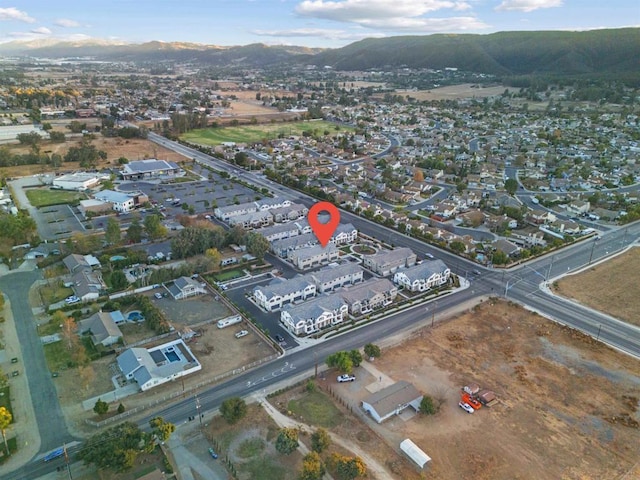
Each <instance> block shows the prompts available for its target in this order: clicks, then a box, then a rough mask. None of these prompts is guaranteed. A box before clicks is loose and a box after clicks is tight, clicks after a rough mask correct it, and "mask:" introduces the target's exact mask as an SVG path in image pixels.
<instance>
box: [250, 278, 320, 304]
mask: <svg viewBox="0 0 640 480" xmlns="http://www.w3.org/2000/svg"><path fill="white" fill-rule="evenodd" d="M316 291H317V290H316V285H315V283H314V281H313V279H312V278H310V277H308V276H306V275H298V276H297V277H294V278H291V279H289V280H286V279H281V278H277V279H275V280H273V281H272V282H270V283H269V284H268V285H263V286H258V287H255V288H254V289H253V298H254V299H255V301H256V303H257V304H258V305H260V306H261V307H262V308H264V309H265V310H267V311H268V312H272V311H274V310H277V309H280V308H282V307H283V306H284V305H286V304H289V303H295V302H301V301H304V300H306V299H308V298H311V297H313V296H315V294H316Z"/></svg>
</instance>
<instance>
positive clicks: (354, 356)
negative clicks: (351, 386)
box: [349, 350, 362, 367]
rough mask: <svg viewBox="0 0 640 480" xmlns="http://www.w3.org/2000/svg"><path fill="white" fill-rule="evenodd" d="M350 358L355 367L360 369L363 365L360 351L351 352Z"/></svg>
mask: <svg viewBox="0 0 640 480" xmlns="http://www.w3.org/2000/svg"><path fill="white" fill-rule="evenodd" d="M349 357H350V358H351V363H352V364H353V366H354V367H359V366H360V364H361V363H362V354H361V353H360V350H351V351H350V352H349Z"/></svg>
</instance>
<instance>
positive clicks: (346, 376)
mask: <svg viewBox="0 0 640 480" xmlns="http://www.w3.org/2000/svg"><path fill="white" fill-rule="evenodd" d="M355 381H356V376H355V375H349V374H347V373H345V374H344V375H340V376H339V377H338V383H344V382H355Z"/></svg>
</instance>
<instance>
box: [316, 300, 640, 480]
mask: <svg viewBox="0 0 640 480" xmlns="http://www.w3.org/2000/svg"><path fill="white" fill-rule="evenodd" d="M398 342H399V343H398V344H397V345H396V346H394V347H390V348H386V349H385V348H383V352H382V357H381V358H379V359H376V360H375V365H374V366H375V368H377V370H378V371H380V372H381V375H383V376H388V377H390V378H391V379H393V381H397V380H407V381H409V382H412V383H413V384H414V385H415V386H416V388H417V389H418V390H419V391H421V392H423V393H425V394H428V395H430V396H432V397H433V398H434V400H435V403H436V404H438V405H440V410H439V412H438V413H437V414H435V415H433V416H424V415H416V416H413V417H411V416H407V417H405V415H404V414H403V415H401V416H400V417H394V418H392V419H390V420H387V421H386V422H384V423H383V424H382V425H377V424H375V423H374V422H372V421H371V420H368V421H367V423H369V424H370V425H372V427H373V428H374V429H375V430H376V431H377V432H378V433H379V434H380V435H381V436H382V437H383V438H384V439H385V440H386V441H387V443H388V444H389V445H391V446H393V447H394V448H397V445H398V444H399V442H401V441H402V440H403V439H405V438H410V439H412V440H413V441H414V442H415V443H416V444H417V445H418V446H419V447H421V448H422V449H423V450H424V451H425V452H426V453H427V455H429V456H430V457H431V458H432V465H431V467H430V468H429V469H428V470H427V471H426V472H425V473H424V477H423V478H428V479H439V480H440V479H445V480H446V479H458V478H474V479H492V480H500V479H505V480H506V479H514V478H522V479H524V478H532V476H531V475H532V472H535V478H537V479H549V480H556V479H560V478H562V479H594V480H595V479H601V478H623V477H624V475H628V476H627V477H624V478H636V477H637V475H638V473H640V471H639V470H638V464H637V460H638V458H640V412H639V408H640V406H639V403H638V402H639V399H638V391H639V388H640V364H639V362H638V360H637V359H635V358H632V357H629V356H626V355H623V354H621V353H619V352H617V351H614V350H612V349H610V348H608V347H606V346H605V345H603V344H600V343H598V342H596V341H595V340H594V339H593V338H591V337H587V336H585V335H583V334H581V333H579V332H576V331H574V330H571V329H568V328H566V327H562V326H560V325H558V324H556V323H553V322H551V321H549V320H547V319H545V318H542V317H540V316H539V315H536V314H534V313H531V312H528V311H526V310H524V309H523V308H521V307H518V306H516V305H513V304H510V303H508V302H503V301H497V300H489V301H486V302H484V303H482V304H480V305H478V306H476V307H474V308H473V309H472V311H469V312H466V313H464V314H461V315H459V316H457V317H456V318H453V319H451V320H449V321H447V322H446V323H443V324H441V325H438V326H437V327H436V328H433V329H432V328H430V327H425V328H423V329H421V330H418V331H416V332H414V333H413V335H412V336H411V338H410V339H408V340H406V341H401V339H398ZM408 359H410V360H408ZM365 363H368V362H365ZM372 365H373V364H372ZM354 373H355V374H356V376H357V378H358V380H357V381H356V382H354V383H351V384H340V385H338V384H335V386H334V387H332V389H333V390H334V391H335V392H336V393H337V394H338V395H339V396H340V397H341V398H342V399H343V401H344V402H346V403H348V404H351V405H352V406H353V408H354V409H356V408H360V407H359V405H360V402H361V400H362V398H364V397H365V396H366V395H367V394H368V393H369V392H368V391H366V388H363V386H371V385H372V384H375V383H377V382H378V378H377V375H376V376H373V375H372V374H371V373H369V371H367V370H366V369H365V368H363V367H360V368H357V369H356V370H355V372H354ZM381 378H383V377H381ZM328 381H332V379H331V378H330V379H328ZM471 382H476V383H478V384H479V385H480V386H481V387H483V388H488V389H490V390H493V391H494V392H496V394H497V397H498V400H499V403H498V404H497V405H494V406H492V407H491V408H487V407H483V408H481V409H480V410H478V411H476V412H475V413H474V414H473V415H469V414H468V413H465V412H464V411H463V410H462V409H460V408H459V407H458V401H459V399H460V388H461V387H462V386H463V385H466V384H468V383H471ZM634 469H635V470H634ZM634 474H635V475H636V476H634ZM405 478H406V477H405Z"/></svg>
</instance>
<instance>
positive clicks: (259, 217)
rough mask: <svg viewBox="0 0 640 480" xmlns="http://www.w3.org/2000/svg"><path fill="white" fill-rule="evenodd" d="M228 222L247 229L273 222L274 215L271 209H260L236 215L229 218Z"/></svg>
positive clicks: (232, 225)
mask: <svg viewBox="0 0 640 480" xmlns="http://www.w3.org/2000/svg"><path fill="white" fill-rule="evenodd" d="M228 222H229V225H230V226H231V227H235V226H236V225H239V226H241V227H242V228H244V229H245V230H252V229H254V228H261V227H266V226H267V225H271V224H272V223H273V215H272V214H271V212H269V210H259V211H257V212H251V213H245V214H242V215H234V216H233V217H230V218H229V220H228Z"/></svg>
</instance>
